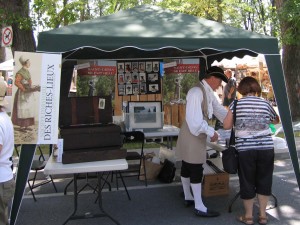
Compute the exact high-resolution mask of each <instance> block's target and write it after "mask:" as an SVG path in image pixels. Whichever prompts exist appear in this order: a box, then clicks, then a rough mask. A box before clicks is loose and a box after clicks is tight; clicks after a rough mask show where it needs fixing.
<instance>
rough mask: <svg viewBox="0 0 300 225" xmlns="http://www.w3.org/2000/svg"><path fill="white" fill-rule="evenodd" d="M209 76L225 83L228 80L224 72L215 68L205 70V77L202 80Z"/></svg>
mask: <svg viewBox="0 0 300 225" xmlns="http://www.w3.org/2000/svg"><path fill="white" fill-rule="evenodd" d="M209 76H214V77H218V78H220V79H221V80H223V81H224V82H225V83H227V82H228V78H227V76H226V75H225V74H224V70H223V69H221V68H220V67H217V66H212V67H210V68H208V69H207V70H206V75H205V76H204V78H205V77H209Z"/></svg>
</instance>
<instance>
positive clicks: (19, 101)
mask: <svg viewBox="0 0 300 225" xmlns="http://www.w3.org/2000/svg"><path fill="white" fill-rule="evenodd" d="M19 61H20V63H21V65H22V68H21V69H20V70H19V71H18V72H17V73H16V75H15V85H16V86H17V87H18V90H17V92H16V94H15V99H14V105H13V113H12V122H13V124H14V125H17V126H20V128H21V130H20V131H22V132H26V131H31V130H32V128H30V126H33V125H34V124H35V115H34V107H32V99H33V96H34V92H38V91H40V89H41V88H40V86H39V85H37V86H34V85H32V79H31V74H30V72H29V70H28V69H29V67H30V60H29V59H28V58H24V57H23V56H21V57H20V58H19Z"/></svg>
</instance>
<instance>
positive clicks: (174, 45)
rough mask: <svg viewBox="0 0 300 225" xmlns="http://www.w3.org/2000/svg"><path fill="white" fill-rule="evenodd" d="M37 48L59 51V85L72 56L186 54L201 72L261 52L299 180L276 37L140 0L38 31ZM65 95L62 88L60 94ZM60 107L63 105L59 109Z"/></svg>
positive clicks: (65, 78)
mask: <svg viewBox="0 0 300 225" xmlns="http://www.w3.org/2000/svg"><path fill="white" fill-rule="evenodd" d="M37 51H38V52H47V53H61V54H62V57H63V65H62V74H63V75H62V76H63V79H62V85H69V84H70V82H71V80H70V79H71V78H70V76H65V73H66V72H67V71H68V68H71V67H72V66H74V64H75V63H74V60H77V59H111V60H133V59H164V58H189V57H190V58H199V61H200V70H202V71H203V69H204V68H205V67H207V66H209V65H211V63H212V62H213V61H215V60H218V61H220V60H221V59H223V58H227V59H232V58H233V57H234V56H236V57H243V56H245V55H250V56H257V55H258V54H263V55H264V56H265V58H266V62H267V66H268V70H269V74H270V77H271V82H272V85H273V88H274V93H275V96H276V100H277V104H278V108H279V113H280V115H281V121H282V125H283V128H284V133H285V136H286V140H287V144H288V148H289V152H290V156H291V159H292V163H293V166H294V171H295V175H296V178H297V182H298V186H299V185H300V172H299V163H298V156H297V151H296V145H295V138H294V133H293V127H292V121H291V114H290V107H289V103H288V98H287V92H286V88H285V80H284V76H283V70H282V65H281V60H280V55H279V50H278V41H277V39H276V38H274V37H270V36H266V35H261V34H257V33H253V32H250V31H245V30H243V29H237V28H233V27H230V26H226V25H224V24H221V23H217V22H214V21H210V20H206V19H200V18H198V17H195V16H191V15H187V14H182V13H177V12H173V11H170V10H166V9H162V8H159V7H157V6H151V5H143V6H137V7H135V8H131V9H128V10H122V11H119V12H117V13H115V14H113V15H109V16H103V17H99V18H97V19H93V20H88V21H84V22H80V23H76V24H72V25H69V26H65V27H61V28H57V29H53V30H50V31H45V32H41V33H40V34H39V36H38V48H37ZM72 61H73V64H72ZM200 72H201V71H200ZM69 74H70V72H69ZM67 94H68V93H64V92H63V91H62V90H61V96H67ZM61 104H62V103H61ZM62 109H63V107H61V108H60V110H62Z"/></svg>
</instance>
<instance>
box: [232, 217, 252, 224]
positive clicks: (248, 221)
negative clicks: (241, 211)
mask: <svg viewBox="0 0 300 225" xmlns="http://www.w3.org/2000/svg"><path fill="white" fill-rule="evenodd" d="M236 219H237V221H239V222H241V223H244V224H247V225H252V224H254V222H253V217H250V218H247V217H245V216H239V217H237V218H236Z"/></svg>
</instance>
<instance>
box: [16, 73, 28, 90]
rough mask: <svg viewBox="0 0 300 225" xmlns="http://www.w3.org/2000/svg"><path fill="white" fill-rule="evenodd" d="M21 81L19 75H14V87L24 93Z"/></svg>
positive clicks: (21, 77)
mask: <svg viewBox="0 0 300 225" xmlns="http://www.w3.org/2000/svg"><path fill="white" fill-rule="evenodd" d="M22 79H23V76H22V75H21V74H16V77H15V85H16V86H17V87H18V88H19V89H20V90H21V91H26V89H25V87H24V85H23V84H22V82H21V81H22Z"/></svg>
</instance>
